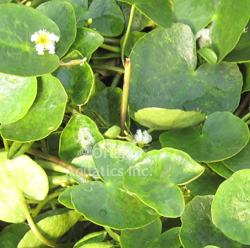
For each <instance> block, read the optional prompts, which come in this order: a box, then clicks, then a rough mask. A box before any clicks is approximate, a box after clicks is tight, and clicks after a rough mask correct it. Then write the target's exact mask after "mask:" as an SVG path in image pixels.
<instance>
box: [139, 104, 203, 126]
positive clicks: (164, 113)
mask: <svg viewBox="0 0 250 248" xmlns="http://www.w3.org/2000/svg"><path fill="white" fill-rule="evenodd" d="M205 118H206V116H205V115H204V114H201V113H200V112H196V111H188V112H185V111H182V110H179V109H163V108H144V109H140V110H138V111H137V112H136V113H135V120H136V121H137V122H139V123H140V124H141V125H143V126H145V127H148V128H150V129H152V130H169V129H180V128H186V127H190V126H194V125H198V124H199V123H201V122H202V121H204V120H205Z"/></svg>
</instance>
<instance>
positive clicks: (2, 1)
mask: <svg viewBox="0 0 250 248" xmlns="http://www.w3.org/2000/svg"><path fill="white" fill-rule="evenodd" d="M10 2H11V0H0V4H3V3H10Z"/></svg>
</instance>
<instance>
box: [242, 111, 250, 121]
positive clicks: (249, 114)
mask: <svg viewBox="0 0 250 248" xmlns="http://www.w3.org/2000/svg"><path fill="white" fill-rule="evenodd" d="M249 118H250V113H248V114H246V115H245V116H243V117H242V118H241V120H243V121H245V122H246V121H247V120H248V119H249Z"/></svg>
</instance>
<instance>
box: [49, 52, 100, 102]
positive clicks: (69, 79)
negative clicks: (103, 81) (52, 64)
mask: <svg viewBox="0 0 250 248" xmlns="http://www.w3.org/2000/svg"><path fill="white" fill-rule="evenodd" d="M76 58H77V59H79V58H80V59H83V56H82V55H81V54H80V53H79V52H78V51H73V52H71V53H70V54H68V55H67V56H66V57H64V59H63V62H65V63H66V62H69V61H71V60H74V59H76ZM53 75H54V76H55V77H57V78H58V79H59V80H60V81H61V83H62V84H63V86H64V88H65V90H66V92H67V93H68V95H69V96H70V98H71V100H72V102H73V103H74V104H76V105H83V104H86V103H87V101H88V100H89V98H90V96H91V94H92V93H93V91H94V85H95V76H94V73H93V71H92V69H91V67H90V66H89V64H88V62H86V61H85V62H84V63H83V64H82V65H75V66H72V67H68V66H61V67H59V68H58V69H57V70H56V71H55V72H53Z"/></svg>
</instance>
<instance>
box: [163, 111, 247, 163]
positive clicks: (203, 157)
mask: <svg viewBox="0 0 250 248" xmlns="http://www.w3.org/2000/svg"><path fill="white" fill-rule="evenodd" d="M248 140H249V130H248V127H247V125H246V124H245V122H243V121H242V120H241V119H239V118H238V117H236V116H235V115H233V114H231V113H229V112H215V113H213V114H211V115H209V116H208V118H207V119H206V122H205V124H204V126H203V128H202V134H200V133H199V132H198V131H197V130H194V129H191V128H187V129H183V130H177V131H169V132H165V133H163V134H161V135H160V142H161V144H162V146H163V147H173V148H175V149H179V150H182V151H184V152H186V153H188V154H189V155H190V156H191V157H192V158H193V159H194V160H196V161H201V162H217V161H220V160H223V159H226V158H229V157H232V156H233V155H235V154H237V153H238V152H240V151H241V150H242V149H243V148H244V147H245V146H246V144H247V143H248Z"/></svg>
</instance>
